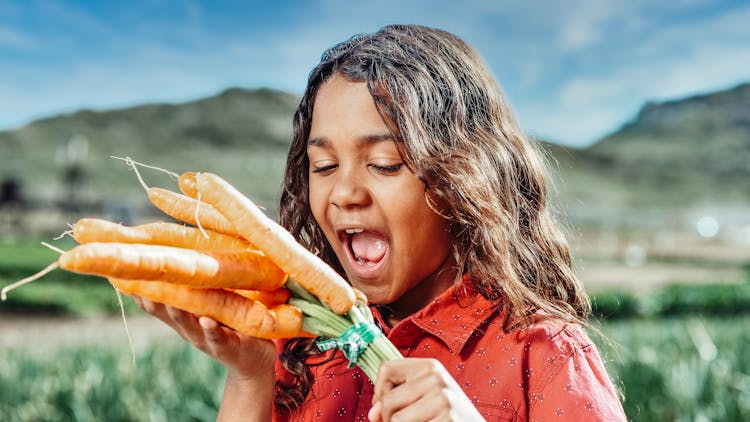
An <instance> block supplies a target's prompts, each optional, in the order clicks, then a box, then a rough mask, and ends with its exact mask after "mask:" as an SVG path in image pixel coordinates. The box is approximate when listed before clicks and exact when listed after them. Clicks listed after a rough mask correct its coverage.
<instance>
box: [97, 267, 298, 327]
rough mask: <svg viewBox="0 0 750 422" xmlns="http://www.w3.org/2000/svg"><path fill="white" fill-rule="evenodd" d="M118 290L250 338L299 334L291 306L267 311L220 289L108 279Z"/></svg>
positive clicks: (256, 304)
mask: <svg viewBox="0 0 750 422" xmlns="http://www.w3.org/2000/svg"><path fill="white" fill-rule="evenodd" d="M110 283H112V284H113V285H114V286H115V287H116V288H117V289H119V290H120V291H122V292H123V293H125V294H127V295H129V296H133V295H137V296H141V297H144V298H146V299H149V300H152V301H154V302H159V303H164V304H167V305H170V306H174V307H176V308H179V309H182V310H184V311H188V312H191V313H193V314H195V315H201V316H207V317H210V318H213V319H215V320H216V321H218V322H220V323H222V324H224V325H226V326H228V327H230V328H232V329H234V330H236V331H238V332H240V333H243V334H246V335H249V336H253V337H258V338H265V339H276V338H288V337H295V336H298V335H299V334H300V333H301V332H302V313H301V312H300V310H299V309H297V308H296V307H294V306H291V305H285V304H283V305H278V306H276V307H274V308H270V309H269V308H267V307H266V306H265V305H263V304H262V303H261V302H258V301H255V300H251V299H247V298H244V297H242V296H240V295H238V294H235V293H232V292H230V291H227V290H222V289H197V288H192V287H188V286H182V285H178V284H171V283H163V282H158V281H138V280H120V279H116V278H110Z"/></svg>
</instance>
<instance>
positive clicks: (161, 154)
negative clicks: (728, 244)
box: [0, 84, 750, 220]
mask: <svg viewBox="0 0 750 422" xmlns="http://www.w3.org/2000/svg"><path fill="white" fill-rule="evenodd" d="M297 102H298V98H297V97H295V96H293V95H290V94H287V93H283V92H278V91H272V90H267V89H259V90H245V89H239V88H233V89H229V90H227V91H224V92H222V93H221V94H219V95H217V96H214V97H210V98H205V99H201V100H197V101H192V102H188V103H183V104H148V105H141V106H137V107H131V108H127V109H120V110H110V111H91V110H83V111H79V112H76V113H73V114H69V115H60V116H54V117H50V118H47V119H42V120H37V121H35V122H32V123H30V124H29V125H27V126H25V127H23V128H20V129H18V130H14V131H5V132H0V149H1V150H2V156H0V178H5V179H7V178H9V177H13V178H15V179H17V180H20V181H21V183H22V187H23V189H24V193H25V195H26V196H27V197H28V198H32V199H34V200H35V201H37V202H42V203H46V204H49V203H50V202H51V201H56V202H60V201H64V200H68V201H73V202H76V201H79V200H80V201H81V202H82V203H90V202H95V201H99V202H102V201H105V202H106V201H111V202H121V203H126V204H127V203H141V204H142V203H144V202H145V195H144V194H143V191H142V190H141V188H140V185H139V184H138V183H137V181H136V178H135V176H134V175H133V174H132V173H131V172H130V171H128V169H127V168H126V166H125V165H124V163H122V162H121V161H116V160H113V159H111V158H109V157H110V156H119V157H124V156H130V157H132V158H133V159H134V160H136V161H140V162H144V163H147V164H152V165H155V166H159V167H163V168H166V169H169V170H172V171H175V172H181V171H185V170H198V171H213V172H217V173H219V174H221V175H222V176H223V177H225V178H226V179H227V180H229V181H230V182H231V183H232V184H234V185H235V186H237V187H238V188H239V189H240V190H242V191H243V192H244V193H246V194H247V195H249V196H250V197H251V198H253V199H254V200H256V201H257V202H258V203H260V204H261V205H264V206H266V207H267V208H269V213H273V209H274V208H275V206H276V200H277V197H278V193H279V188H280V185H281V178H282V172H283V166H284V162H285V159H286V151H287V148H288V144H289V141H290V139H291V132H292V128H291V119H292V115H293V113H294V110H295V108H296V105H297ZM71 139H76V140H75V141H73V142H71ZM81 139H85V141H81ZM545 147H546V149H547V151H548V152H549V155H550V156H551V158H552V161H553V162H556V163H557V169H558V176H559V177H557V186H558V187H559V189H558V191H557V192H558V195H559V197H560V198H559V199H560V202H561V203H562V207H563V209H564V211H565V212H566V213H569V214H570V215H571V217H572V218H573V219H574V220H575V219H579V218H588V217H587V215H588V216H590V215H591V214H596V215H597V216H602V215H612V214H620V215H625V214H627V213H629V212H632V210H644V209H658V210H661V211H665V210H666V211H669V210H670V209H672V210H678V209H685V208H688V207H690V206H694V205H697V204H705V203H707V202H710V203H713V204H722V203H727V204H728V203H733V204H738V203H739V204H743V205H745V206H746V205H747V204H750V84H744V85H740V86H738V87H735V88H733V89H729V90H726V91H721V92H716V93H711V94H706V95H700V96H694V97H690V98H686V99H682V100H675V101H668V102H662V103H649V104H646V105H645V106H644V107H643V108H642V110H641V111H640V113H638V115H637V116H636V118H635V119H633V120H632V121H630V122H628V123H626V124H625V125H623V127H622V128H621V129H620V130H618V131H616V132H615V133H612V134H611V135H609V136H607V137H605V138H604V139H602V140H601V141H599V142H597V143H595V144H594V145H592V146H591V147H589V148H586V149H576V148H571V147H565V146H562V145H556V144H550V143H547V144H545ZM82 151H83V152H82ZM66 157H67V160H66ZM70 159H74V160H77V162H78V163H79V164H78V167H76V168H75V171H73V172H71V166H70ZM143 175H144V177H145V179H146V182H147V183H148V184H150V185H156V186H168V187H173V186H174V183H173V181H170V180H168V179H167V178H166V177H165V176H163V175H160V174H159V173H158V172H155V171H151V170H144V171H143ZM73 176H75V177H76V178H77V179H76V180H80V183H79V184H78V185H76V186H75V189H70V188H69V185H67V184H66V183H65V180H66V179H65V178H66V177H68V178H69V179H70V178H71V177H73ZM596 218H598V217H596Z"/></svg>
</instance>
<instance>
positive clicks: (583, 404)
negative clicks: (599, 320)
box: [529, 343, 627, 421]
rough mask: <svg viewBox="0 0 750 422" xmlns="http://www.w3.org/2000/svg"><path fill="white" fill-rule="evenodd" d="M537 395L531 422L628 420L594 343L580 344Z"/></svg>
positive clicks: (561, 362)
mask: <svg viewBox="0 0 750 422" xmlns="http://www.w3.org/2000/svg"><path fill="white" fill-rule="evenodd" d="M577 346H578V347H571V348H569V349H568V351H569V352H570V353H569V354H566V356H564V357H563V356H560V358H561V359H560V361H559V366H558V367H557V368H556V371H555V372H553V374H552V375H551V377H550V378H549V379H548V381H547V382H546V383H545V385H544V386H543V387H542V388H541V389H540V390H539V391H538V392H537V393H535V394H534V397H532V398H531V400H530V402H531V403H532V404H531V406H530V408H529V420H530V421H549V420H586V421H627V418H626V416H625V412H624V410H623V407H622V404H621V403H620V399H619V395H618V393H617V390H616V389H615V387H614V385H613V383H612V381H611V380H610V378H609V375H608V374H607V371H606V368H605V367H604V364H603V362H602V359H601V357H600V355H599V352H598V351H597V349H596V346H595V345H594V344H593V343H588V344H583V345H582V344H580V343H578V344H577Z"/></svg>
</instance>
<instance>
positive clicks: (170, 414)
mask: <svg viewBox="0 0 750 422" xmlns="http://www.w3.org/2000/svg"><path fill="white" fill-rule="evenodd" d="M748 326H750V317H748V316H743V317H739V318H701V317H685V318H659V319H647V320H641V319H629V320H627V319H625V320H619V321H616V322H611V323H605V324H604V325H603V326H602V330H603V332H604V334H605V335H606V336H607V337H608V338H609V339H611V340H612V341H614V342H616V343H618V344H620V345H621V346H619V347H615V348H611V347H609V346H607V345H606V344H605V343H603V342H602V341H601V340H600V339H599V340H598V342H599V347H600V350H601V351H602V355H603V356H604V358H605V362H606V364H607V367H608V370H609V372H610V374H611V376H612V378H613V380H614V381H615V383H616V384H617V385H618V386H619V388H620V389H621V390H622V392H623V394H624V397H625V399H624V407H625V410H626V413H627V415H628V418H629V419H630V420H637V421H714V420H715V421H719V420H721V421H744V420H750V333H749V332H748V331H747V330H746V328H745V327H748ZM223 376H224V371H223V369H222V368H221V366H220V365H219V364H217V363H216V362H214V361H213V360H211V359H210V358H208V357H207V356H205V355H203V354H202V353H200V352H198V351H197V350H195V349H193V348H192V347H190V346H188V345H187V344H183V343H176V344H174V343H170V344H166V345H158V346H155V347H153V348H150V349H147V350H146V351H145V352H139V353H138V356H137V362H136V364H135V365H134V364H133V363H132V361H131V355H130V352H129V349H128V348H127V346H126V345H125V343H122V344H120V345H111V346H108V347H105V346H87V347H83V348H66V349H58V350H44V349H40V350H33V351H31V350H7V351H5V352H4V354H3V359H2V360H0V397H3V400H2V401H0V420H3V421H9V422H14V421H29V420H34V421H64V420H76V421H96V420H109V421H131V420H144V421H145V420H148V421H167V420H184V421H211V420H214V419H215V418H216V411H217V408H218V405H219V401H220V394H221V390H222V387H221V386H222V381H223Z"/></svg>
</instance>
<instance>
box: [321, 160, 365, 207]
mask: <svg viewBox="0 0 750 422" xmlns="http://www.w3.org/2000/svg"><path fill="white" fill-rule="evenodd" d="M342 167H343V166H340V167H339V171H338V172H337V174H336V176H335V177H336V178H335V180H334V183H333V186H332V187H331V192H330V196H329V201H330V203H331V204H333V205H334V206H336V207H338V208H352V207H362V206H366V205H368V204H369V203H370V202H371V199H372V198H371V196H370V191H369V189H368V187H367V183H366V180H365V176H363V175H361V174H359V173H358V172H356V171H354V170H347V169H345V168H342Z"/></svg>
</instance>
